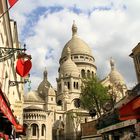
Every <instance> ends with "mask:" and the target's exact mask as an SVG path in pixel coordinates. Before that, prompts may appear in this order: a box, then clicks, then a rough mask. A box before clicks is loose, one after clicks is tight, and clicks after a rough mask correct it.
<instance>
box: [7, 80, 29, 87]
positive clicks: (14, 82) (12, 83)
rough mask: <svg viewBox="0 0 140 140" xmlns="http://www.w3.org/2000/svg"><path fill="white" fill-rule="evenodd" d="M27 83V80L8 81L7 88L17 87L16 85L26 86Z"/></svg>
mask: <svg viewBox="0 0 140 140" xmlns="http://www.w3.org/2000/svg"><path fill="white" fill-rule="evenodd" d="M27 82H28V80H27V79H25V80H24V81H10V80H9V86H17V85H18V84H26V83H27Z"/></svg>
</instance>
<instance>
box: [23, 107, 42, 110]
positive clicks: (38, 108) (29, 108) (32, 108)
mask: <svg viewBox="0 0 140 140" xmlns="http://www.w3.org/2000/svg"><path fill="white" fill-rule="evenodd" d="M25 110H30V111H31V110H40V111H43V109H42V108H40V107H38V106H28V107H26V108H24V111H25Z"/></svg>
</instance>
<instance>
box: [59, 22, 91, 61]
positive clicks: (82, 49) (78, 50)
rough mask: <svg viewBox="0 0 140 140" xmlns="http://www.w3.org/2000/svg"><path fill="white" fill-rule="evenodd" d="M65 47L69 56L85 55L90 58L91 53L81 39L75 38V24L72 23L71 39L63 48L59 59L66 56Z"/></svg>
mask: <svg viewBox="0 0 140 140" xmlns="http://www.w3.org/2000/svg"><path fill="white" fill-rule="evenodd" d="M67 47H69V48H70V50H71V55H73V54H85V55H89V56H92V53H91V52H92V51H91V49H90V47H89V46H88V45H87V44H86V43H85V42H84V41H83V40H82V39H80V38H79V37H78V36H77V26H76V25H75V23H73V25H72V38H71V40H70V41H68V42H67V43H66V45H65V46H64V49H63V51H62V54H61V59H63V58H64V57H66V56H67V51H66V49H67Z"/></svg>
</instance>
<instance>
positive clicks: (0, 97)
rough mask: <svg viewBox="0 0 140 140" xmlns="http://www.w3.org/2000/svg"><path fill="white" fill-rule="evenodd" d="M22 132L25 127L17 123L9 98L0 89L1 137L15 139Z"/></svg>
mask: <svg viewBox="0 0 140 140" xmlns="http://www.w3.org/2000/svg"><path fill="white" fill-rule="evenodd" d="M20 133H23V127H22V126H21V125H20V124H18V123H17V121H16V119H15V117H14V115H13V113H12V111H11V109H10V107H9V103H8V100H7V98H6V97H5V96H4V93H3V92H2V90H1V89H0V138H1V139H2V138H5V139H6V140H8V139H14V138H16V137H17V134H20Z"/></svg>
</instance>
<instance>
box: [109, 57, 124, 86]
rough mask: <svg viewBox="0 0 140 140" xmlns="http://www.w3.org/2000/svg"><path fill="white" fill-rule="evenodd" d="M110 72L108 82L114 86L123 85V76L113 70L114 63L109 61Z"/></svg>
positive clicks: (111, 60)
mask: <svg viewBox="0 0 140 140" xmlns="http://www.w3.org/2000/svg"><path fill="white" fill-rule="evenodd" d="M110 66H111V72H110V74H109V77H110V81H111V82H112V83H114V84H125V82H124V78H123V76H122V75H121V74H120V73H119V72H118V71H117V69H116V68H115V61H114V60H113V59H112V58H111V59H110Z"/></svg>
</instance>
